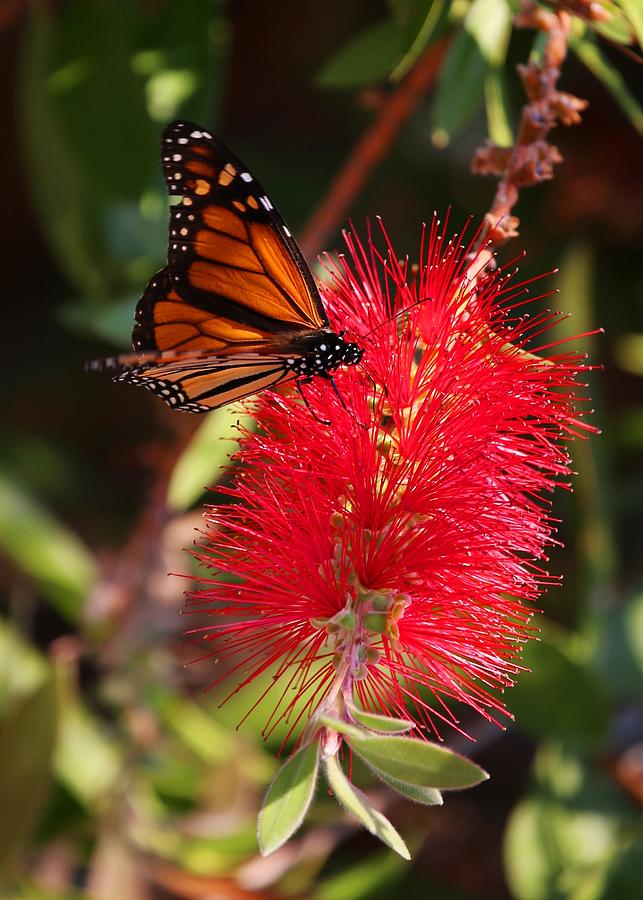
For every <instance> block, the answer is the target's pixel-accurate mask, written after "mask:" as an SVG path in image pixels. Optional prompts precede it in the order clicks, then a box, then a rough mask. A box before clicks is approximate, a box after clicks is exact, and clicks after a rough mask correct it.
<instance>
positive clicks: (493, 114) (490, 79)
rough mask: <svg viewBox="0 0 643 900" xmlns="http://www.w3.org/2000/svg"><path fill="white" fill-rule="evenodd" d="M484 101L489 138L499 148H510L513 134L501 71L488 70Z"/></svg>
mask: <svg viewBox="0 0 643 900" xmlns="http://www.w3.org/2000/svg"><path fill="white" fill-rule="evenodd" d="M484 99H485V108H486V111H487V128H488V130H489V138H490V139H491V140H492V141H493V143H494V144H497V145H498V146H499V147H511V145H512V144H513V133H512V130H511V125H510V123H509V110H508V107H507V97H506V92H505V87H504V74H503V72H502V70H501V69H490V70H489V72H487V75H486V77H485V83H484Z"/></svg>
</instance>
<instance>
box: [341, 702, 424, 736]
mask: <svg viewBox="0 0 643 900" xmlns="http://www.w3.org/2000/svg"><path fill="white" fill-rule="evenodd" d="M350 713H351V716H352V717H353V718H354V719H355V720H356V721H357V722H359V724H360V725H363V726H364V727H365V728H368V729H369V730H370V731H381V732H384V733H386V734H402V733H403V732H405V731H410V730H411V729H412V728H415V722H411V721H409V719H393V718H391V717H390V716H379V715H376V714H375V713H369V712H364V710H363V709H357V708H356V707H352V708H351V711H350Z"/></svg>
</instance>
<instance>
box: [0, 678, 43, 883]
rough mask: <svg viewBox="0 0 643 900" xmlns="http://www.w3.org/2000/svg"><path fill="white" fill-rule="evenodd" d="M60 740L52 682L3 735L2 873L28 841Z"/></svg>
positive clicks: (14, 715)
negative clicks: (57, 739)
mask: <svg viewBox="0 0 643 900" xmlns="http://www.w3.org/2000/svg"><path fill="white" fill-rule="evenodd" d="M55 741H56V690H55V685H54V681H53V679H52V678H49V679H48V680H47V681H46V682H44V684H42V685H41V687H39V688H38V689H37V690H36V691H35V692H34V693H33V694H31V695H30V696H29V697H27V698H25V699H24V700H21V702H20V703H18V704H17V705H16V706H15V707H14V709H13V711H12V712H11V714H10V715H9V716H8V718H7V719H6V720H5V722H4V723H3V727H2V732H1V733H0V809H2V816H0V870H5V868H6V867H7V866H10V865H11V864H12V863H13V862H14V860H15V856H16V854H17V852H18V851H19V850H20V849H21V847H22V846H23V845H24V844H25V843H26V842H27V841H28V839H29V837H30V835H31V832H32V831H33V829H34V827H35V826H36V824H37V822H38V818H39V816H40V813H41V810H42V807H43V804H44V801H45V799H46V794H47V786H48V781H49V777H50V771H51V761H52V755H53V751H54V744H55Z"/></svg>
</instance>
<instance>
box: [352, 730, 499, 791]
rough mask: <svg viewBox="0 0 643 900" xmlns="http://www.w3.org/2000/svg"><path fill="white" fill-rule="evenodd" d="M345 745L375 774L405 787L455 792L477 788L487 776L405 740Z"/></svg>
mask: <svg viewBox="0 0 643 900" xmlns="http://www.w3.org/2000/svg"><path fill="white" fill-rule="evenodd" d="M347 740H348V744H349V746H350V748H351V749H352V750H354V752H355V753H357V755H358V756H360V757H361V758H362V759H363V760H364V762H366V763H367V764H368V765H369V766H370V767H371V768H372V769H374V770H375V772H376V773H377V774H380V773H381V774H382V775H386V776H388V777H390V778H395V779H397V780H398V781H402V782H404V783H406V784H414V785H420V786H421V787H433V788H439V789H450V790H453V789H456V788H466V787H472V786H473V785H474V784H480V782H481V781H485V780H486V779H487V778H488V777H489V776H488V775H487V773H486V772H485V771H484V769H481V768H480V766H477V765H476V764H475V763H472V762H471V761H470V760H468V759H466V758H465V757H464V756H460V755H459V754H457V753H454V752H453V751H452V750H448V749H447V748H446V747H438V746H437V745H436V744H428V743H426V742H425V741H420V740H417V738H409V737H376V736H373V737H367V738H359V739H358V738H352V737H349V738H348V739H347Z"/></svg>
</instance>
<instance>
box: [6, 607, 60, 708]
mask: <svg viewBox="0 0 643 900" xmlns="http://www.w3.org/2000/svg"><path fill="white" fill-rule="evenodd" d="M50 674H51V669H50V666H49V664H48V663H47V662H46V661H45V659H44V658H43V657H42V655H41V654H40V653H39V652H38V650H36V648H35V647H32V646H31V645H30V644H29V643H28V642H27V641H26V640H25V638H24V637H23V635H22V634H20V632H19V631H18V630H17V629H15V628H14V627H13V626H12V625H11V624H10V623H9V622H6V621H3V620H2V619H0V714H4V712H5V710H6V709H8V707H9V706H11V704H12V703H13V702H14V701H15V700H16V699H17V698H24V696H25V695H28V694H33V693H34V691H35V690H36V689H37V688H39V687H40V686H41V685H42V683H43V682H44V681H45V679H47V678H48V677H49V676H50Z"/></svg>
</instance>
